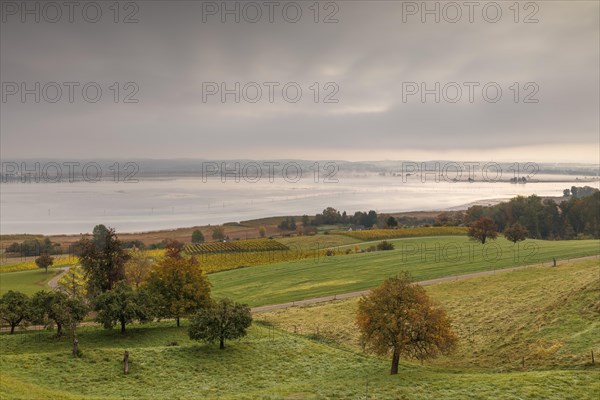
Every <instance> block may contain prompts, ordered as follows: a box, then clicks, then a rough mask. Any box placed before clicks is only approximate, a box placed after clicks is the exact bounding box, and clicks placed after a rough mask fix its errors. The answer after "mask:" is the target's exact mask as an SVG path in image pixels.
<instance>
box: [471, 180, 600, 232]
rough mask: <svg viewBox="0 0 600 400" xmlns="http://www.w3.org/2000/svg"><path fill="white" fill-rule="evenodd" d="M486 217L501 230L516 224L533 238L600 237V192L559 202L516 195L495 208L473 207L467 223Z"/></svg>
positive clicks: (533, 196)
mask: <svg viewBox="0 0 600 400" xmlns="http://www.w3.org/2000/svg"><path fill="white" fill-rule="evenodd" d="M482 217H487V218H489V219H490V220H491V221H493V223H494V224H495V226H496V227H497V230H498V231H504V230H505V229H506V228H509V227H511V226H513V225H515V224H519V225H521V226H523V227H524V228H525V229H526V230H527V232H528V233H527V236H528V237H530V238H533V239H549V240H560V239H579V238H596V239H597V238H600V192H598V191H596V192H595V193H593V194H592V195H589V196H583V197H575V196H573V197H571V198H569V199H568V200H564V201H562V202H560V203H558V204H557V203H556V202H555V201H554V200H552V199H542V198H541V197H539V196H536V195H532V196H529V197H522V196H518V197H515V198H513V199H511V200H509V201H507V202H502V203H499V204H496V205H494V206H472V207H470V208H469V209H468V210H467V213H466V222H467V224H469V225H471V224H472V223H473V222H475V221H478V220H480V219H481V218H482Z"/></svg>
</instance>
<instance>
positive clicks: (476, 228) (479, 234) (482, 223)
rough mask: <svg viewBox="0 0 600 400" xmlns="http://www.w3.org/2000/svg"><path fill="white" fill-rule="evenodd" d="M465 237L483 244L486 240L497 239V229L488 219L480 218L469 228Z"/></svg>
mask: <svg viewBox="0 0 600 400" xmlns="http://www.w3.org/2000/svg"><path fill="white" fill-rule="evenodd" d="M467 235H468V236H469V237H470V238H471V239H473V240H477V241H479V242H481V244H485V241H486V240H487V239H492V240H493V239H496V238H497V237H498V228H497V226H496V224H495V223H494V221H493V220H492V219H491V218H490V217H480V218H479V219H478V220H477V221H475V222H473V223H472V224H471V225H470V226H469V231H468V232H467Z"/></svg>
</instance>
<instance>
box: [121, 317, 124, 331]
mask: <svg viewBox="0 0 600 400" xmlns="http://www.w3.org/2000/svg"><path fill="white" fill-rule="evenodd" d="M121 333H125V320H124V319H122V320H121Z"/></svg>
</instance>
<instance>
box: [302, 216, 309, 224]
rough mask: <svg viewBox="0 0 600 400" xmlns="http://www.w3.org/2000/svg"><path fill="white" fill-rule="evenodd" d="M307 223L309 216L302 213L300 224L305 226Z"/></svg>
mask: <svg viewBox="0 0 600 400" xmlns="http://www.w3.org/2000/svg"><path fill="white" fill-rule="evenodd" d="M308 225H310V217H309V216H308V215H306V214H304V215H303V216H302V226H303V227H307V226H308Z"/></svg>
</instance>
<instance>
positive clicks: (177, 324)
mask: <svg viewBox="0 0 600 400" xmlns="http://www.w3.org/2000/svg"><path fill="white" fill-rule="evenodd" d="M177 327H178V328H179V317H177Z"/></svg>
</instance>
